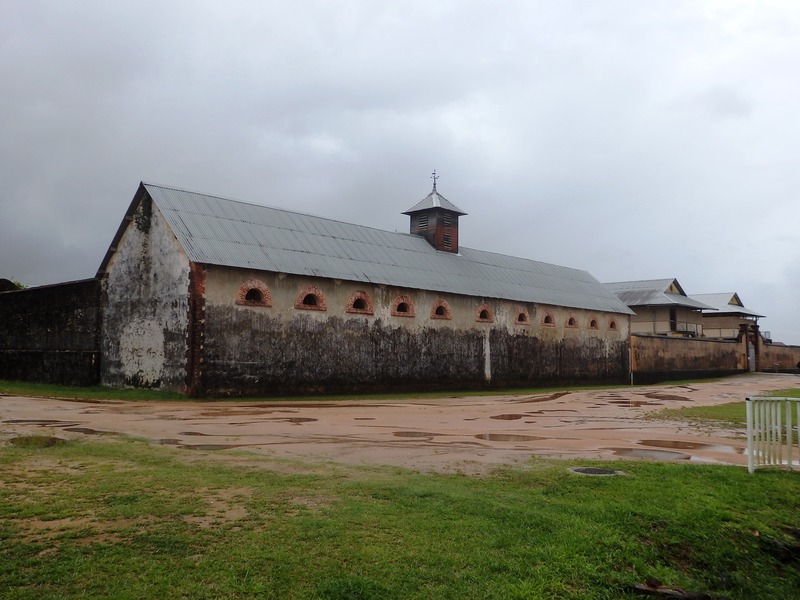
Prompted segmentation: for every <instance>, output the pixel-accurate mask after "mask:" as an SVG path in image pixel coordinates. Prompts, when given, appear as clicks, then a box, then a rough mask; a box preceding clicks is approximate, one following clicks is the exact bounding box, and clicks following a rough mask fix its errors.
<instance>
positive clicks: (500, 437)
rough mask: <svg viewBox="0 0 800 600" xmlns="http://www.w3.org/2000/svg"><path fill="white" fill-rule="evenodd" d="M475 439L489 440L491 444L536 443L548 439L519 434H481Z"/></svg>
mask: <svg viewBox="0 0 800 600" xmlns="http://www.w3.org/2000/svg"><path fill="white" fill-rule="evenodd" d="M475 437H476V438H478V439H479V440H488V441H490V442H535V441H538V440H546V439H547V438H544V437H539V436H536V435H520V434H518V433H479V434H478V435H476V436H475Z"/></svg>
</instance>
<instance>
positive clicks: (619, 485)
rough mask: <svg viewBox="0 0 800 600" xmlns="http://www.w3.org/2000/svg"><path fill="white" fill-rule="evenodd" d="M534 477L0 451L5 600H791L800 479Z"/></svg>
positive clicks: (629, 474)
mask: <svg viewBox="0 0 800 600" xmlns="http://www.w3.org/2000/svg"><path fill="white" fill-rule="evenodd" d="M577 464H586V463H576V462H557V461H545V460H536V461H534V462H532V463H531V464H530V465H529V466H528V468H526V469H502V470H498V471H496V472H494V473H492V474H490V475H486V476H482V477H467V476H464V475H431V474H420V473H416V472H412V471H407V470H403V469H397V468H375V467H372V468H356V467H347V466H343V465H309V464H302V463H296V462H284V461H275V460H271V459H269V458H266V457H261V456H257V455H253V454H246V453H220V454H217V455H215V456H213V457H210V456H209V457H207V456H206V455H204V454H200V453H197V452H190V451H186V450H180V449H174V448H165V447H161V446H150V445H147V444H143V443H141V442H136V441H131V440H121V441H120V440H117V441H113V442H105V441H97V442H89V443H81V442H71V443H69V444H66V445H58V446H50V447H12V446H8V445H6V446H3V447H0V481H2V482H3V485H2V486H0V590H3V597H8V598H37V599H38V598H77V597H81V598H86V597H90V598H91V597H113V598H167V597H169V598H301V599H313V598H326V599H339V598H351V599H352V598H367V599H384V598H387V599H388V598H392V599H393V598H426V599H427V598H453V599H455V598H498V599H500V598H503V599H505V598H512V599H513V598H520V599H521V598H636V597H639V596H637V595H636V594H635V593H633V592H632V590H631V586H632V585H633V584H635V583H641V582H644V581H645V579H646V578H648V577H655V578H658V579H659V580H661V581H662V582H663V583H664V584H665V585H670V586H674V587H681V588H684V589H686V590H692V591H698V592H707V593H712V594H716V595H724V596H727V597H729V598H734V599H738V598H742V599H743V598H776V599H780V598H795V597H796V595H795V594H796V590H798V589H800V559H799V558H798V557H799V556H800V538H798V536H797V532H798V527H800V522H799V521H800V516H798V515H800V477H797V474H796V473H789V472H782V471H767V470H765V471H759V472H757V473H756V474H754V475H749V474H748V473H747V472H746V470H745V469H741V468H738V467H723V466H707V465H689V464H657V463H646V462H613V463H612V462H597V463H591V464H592V466H598V467H607V468H612V469H617V470H622V471H624V473H625V475H623V476H616V477H588V476H580V475H576V474H573V473H570V472H568V470H567V468H568V467H570V466H575V465H577Z"/></svg>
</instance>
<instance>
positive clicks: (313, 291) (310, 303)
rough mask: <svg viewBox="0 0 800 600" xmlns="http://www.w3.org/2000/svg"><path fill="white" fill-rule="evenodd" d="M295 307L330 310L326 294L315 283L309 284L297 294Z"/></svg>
mask: <svg viewBox="0 0 800 600" xmlns="http://www.w3.org/2000/svg"><path fill="white" fill-rule="evenodd" d="M294 307H295V308H296V309H299V310H328V304H327V303H326V302H325V294H323V293H322V290H321V289H319V288H318V287H317V286H315V285H307V286H306V287H304V288H303V289H302V290H300V292H299V293H298V294H297V298H295V300H294Z"/></svg>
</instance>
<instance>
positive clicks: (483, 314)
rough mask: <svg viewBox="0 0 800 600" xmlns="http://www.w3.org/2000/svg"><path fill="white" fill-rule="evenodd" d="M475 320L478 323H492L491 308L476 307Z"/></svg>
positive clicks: (492, 313)
mask: <svg viewBox="0 0 800 600" xmlns="http://www.w3.org/2000/svg"><path fill="white" fill-rule="evenodd" d="M475 320H476V321H477V322H478V323H494V311H493V310H492V307H491V306H489V305H488V304H481V305H480V306H479V307H478V312H477V313H476V315H475Z"/></svg>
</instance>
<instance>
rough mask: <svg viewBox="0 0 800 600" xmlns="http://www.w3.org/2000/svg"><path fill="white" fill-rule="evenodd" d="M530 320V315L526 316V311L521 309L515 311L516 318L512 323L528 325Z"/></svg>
mask: <svg viewBox="0 0 800 600" xmlns="http://www.w3.org/2000/svg"><path fill="white" fill-rule="evenodd" d="M530 320H531V318H530V315H528V311H527V310H526V309H524V308H521V309H519V310H518V311H517V318H516V319H515V320H514V322H515V323H516V324H517V325H528V324H530Z"/></svg>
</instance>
